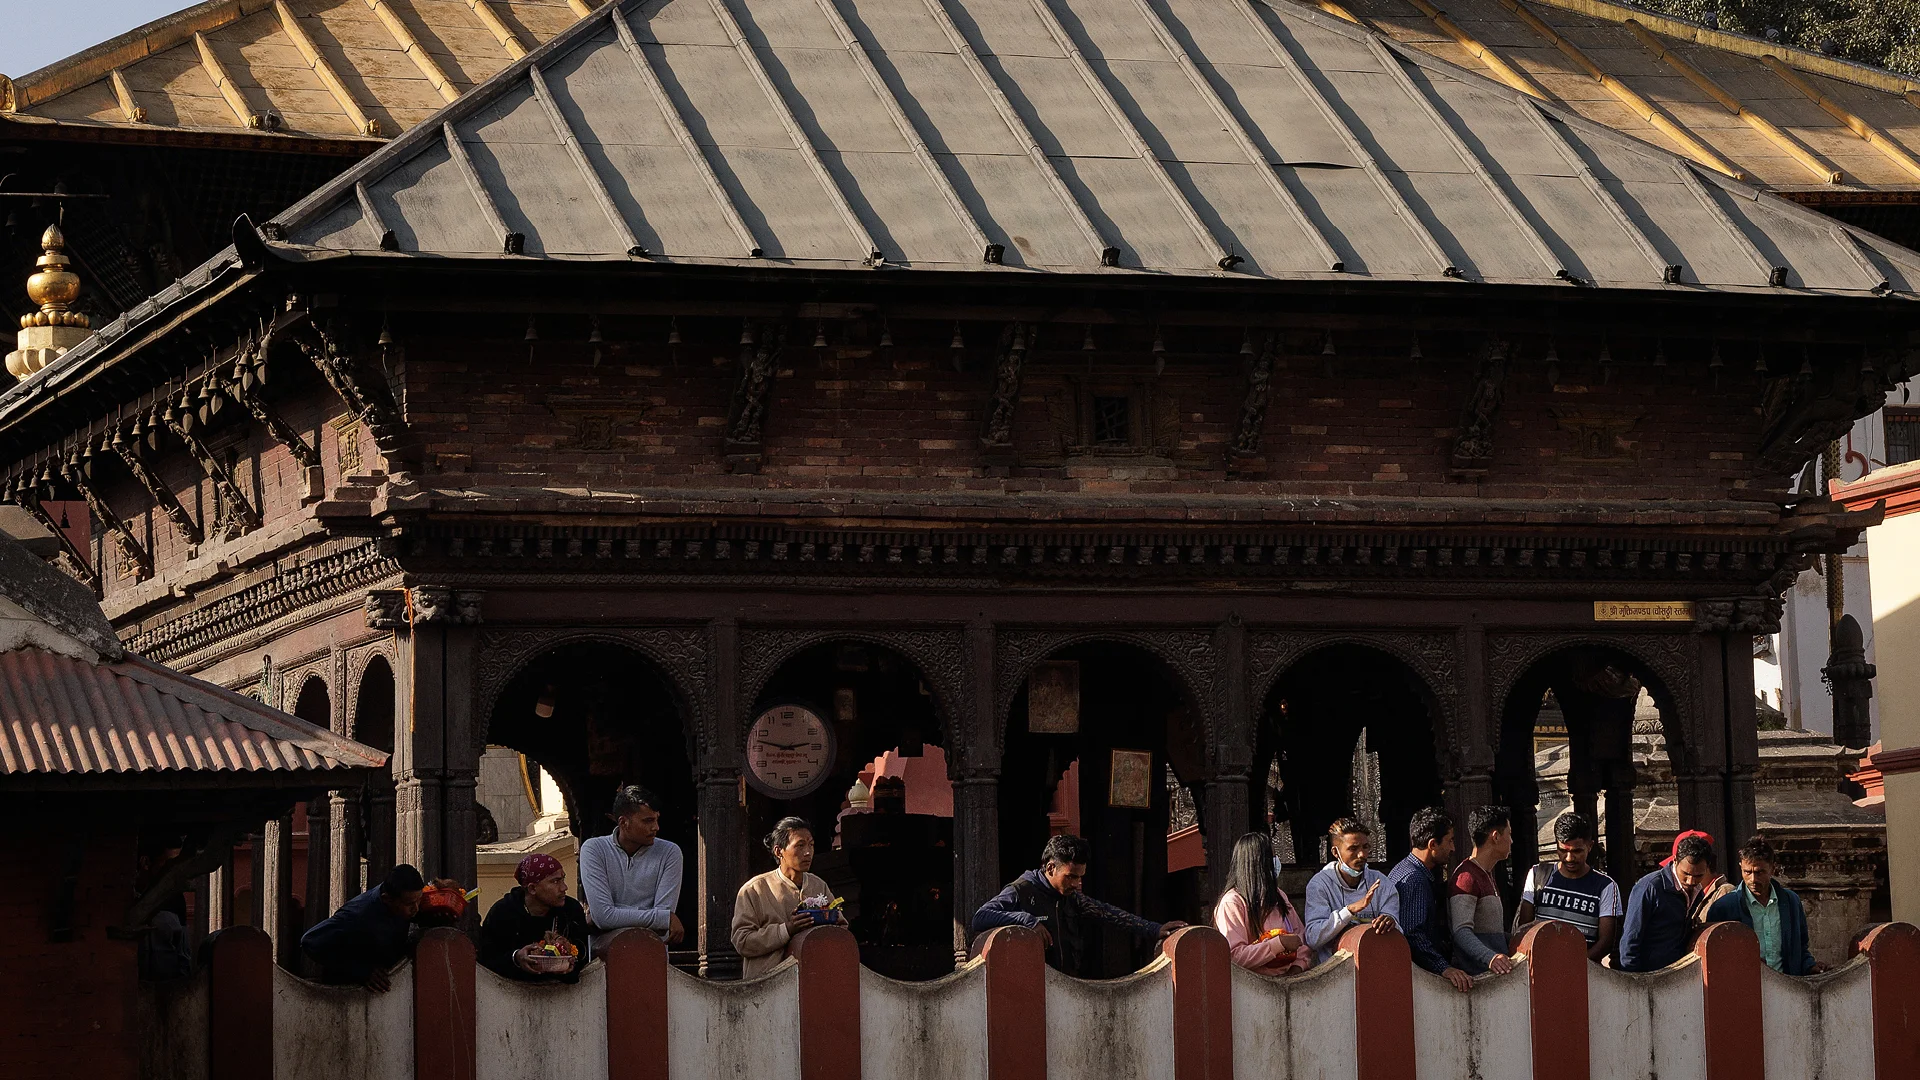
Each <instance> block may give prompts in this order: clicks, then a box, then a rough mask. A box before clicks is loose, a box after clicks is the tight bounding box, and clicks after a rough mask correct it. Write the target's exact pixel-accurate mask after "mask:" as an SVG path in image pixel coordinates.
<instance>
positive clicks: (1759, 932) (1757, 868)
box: [1707, 836, 1826, 975]
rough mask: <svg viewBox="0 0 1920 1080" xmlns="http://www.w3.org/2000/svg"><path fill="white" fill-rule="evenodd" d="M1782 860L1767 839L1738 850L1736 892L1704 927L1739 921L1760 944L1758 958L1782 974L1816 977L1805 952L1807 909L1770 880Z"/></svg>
mask: <svg viewBox="0 0 1920 1080" xmlns="http://www.w3.org/2000/svg"><path fill="white" fill-rule="evenodd" d="M1779 865H1780V860H1779V858H1778V857H1777V856H1775V855H1774V853H1773V845H1772V844H1769V843H1767V841H1766V838H1765V837H1760V836H1756V837H1754V838H1753V839H1751V840H1749V841H1747V846H1745V847H1743V848H1741V849H1740V882H1741V884H1740V887H1739V888H1738V889H1735V890H1734V891H1733V892H1730V893H1728V894H1727V895H1725V896H1723V897H1721V898H1720V899H1718V900H1715V901H1714V902H1713V906H1712V907H1710V908H1708V909H1707V921H1708V922H1740V923H1745V924H1746V925H1747V928H1748V929H1750V930H1752V931H1753V933H1754V936H1755V937H1758V938H1759V939H1760V959H1761V960H1762V961H1763V962H1764V963H1765V964H1766V965H1767V966H1768V967H1770V968H1772V969H1773V970H1775V971H1778V972H1780V973H1781V974H1783V975H1817V974H1819V973H1820V972H1822V971H1825V970H1826V968H1825V967H1824V966H1823V965H1821V964H1819V963H1816V962H1815V961H1814V959H1813V953H1811V952H1809V951H1808V950H1807V909H1806V908H1805V907H1804V906H1802V905H1801V903H1800V897H1799V896H1798V895H1796V894H1795V893H1794V891H1793V890H1792V889H1789V888H1787V887H1786V886H1785V885H1782V884H1780V883H1779V882H1777V881H1775V880H1773V875H1774V874H1775V873H1776V872H1777V871H1778V869H1779Z"/></svg>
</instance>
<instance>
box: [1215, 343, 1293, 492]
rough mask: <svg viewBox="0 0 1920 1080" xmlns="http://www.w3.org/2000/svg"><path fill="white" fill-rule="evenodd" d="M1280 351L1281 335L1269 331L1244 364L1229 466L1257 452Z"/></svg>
mask: <svg viewBox="0 0 1920 1080" xmlns="http://www.w3.org/2000/svg"><path fill="white" fill-rule="evenodd" d="M1279 355H1280V335H1279V333H1277V332H1269V333H1268V334H1267V336H1266V341H1265V343H1264V344H1262V345H1261V347H1260V351H1259V352H1258V353H1256V354H1255V355H1254V357H1253V360H1252V362H1251V363H1250V364H1248V365H1247V393H1246V397H1245V398H1243V399H1242V401H1241V403H1240V421H1239V424H1238V425H1237V426H1236V427H1235V428H1234V432H1233V440H1232V441H1231V442H1229V443H1228V444H1227V448H1228V462H1227V464H1228V466H1229V467H1232V466H1233V464H1234V463H1235V462H1236V461H1239V462H1242V463H1250V462H1252V461H1255V460H1257V459H1258V458H1259V456H1260V438H1261V435H1262V433H1263V432H1264V431H1265V429H1266V423H1267V399H1268V398H1269V397H1270V396H1271V395H1272V393H1273V365H1274V361H1275V359H1276V358H1278V356H1279Z"/></svg>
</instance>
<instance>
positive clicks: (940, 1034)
mask: <svg viewBox="0 0 1920 1080" xmlns="http://www.w3.org/2000/svg"><path fill="white" fill-rule="evenodd" d="M860 1074H861V1075H862V1076H874V1077H886V1078H887V1080H986V1077H987V973H986V969H985V966H984V962H983V961H980V960H975V961H973V962H971V963H969V964H967V965H966V966H965V967H962V968H961V969H960V970H958V971H956V972H954V973H953V974H951V975H948V976H946V977H945V978H942V979H936V980H934V981H932V982H895V981H894V980H892V979H889V978H887V977H886V976H884V975H876V974H874V973H873V972H871V971H868V970H867V969H866V968H864V967H863V968H861V969H860Z"/></svg>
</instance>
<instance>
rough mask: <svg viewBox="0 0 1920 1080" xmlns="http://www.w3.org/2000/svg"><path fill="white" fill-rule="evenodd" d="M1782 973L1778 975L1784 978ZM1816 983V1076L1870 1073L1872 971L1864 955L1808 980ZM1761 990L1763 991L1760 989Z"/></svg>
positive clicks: (1831, 1078)
mask: <svg viewBox="0 0 1920 1080" xmlns="http://www.w3.org/2000/svg"><path fill="white" fill-rule="evenodd" d="M1785 977H1786V976H1784V975H1783V976H1781V978H1785ZM1809 981H1810V982H1811V983H1812V984H1813V985H1815V986H1817V987H1819V989H1820V997H1819V1002H1818V1005H1819V1013H1818V1014H1817V1016H1818V1019H1817V1022H1816V1024H1815V1026H1816V1027H1818V1029H1819V1031H1820V1035H1821V1039H1820V1057H1819V1058H1818V1059H1816V1060H1817V1064H1818V1065H1819V1072H1818V1073H1817V1074H1814V1073H1808V1074H1806V1075H1808V1076H1816V1075H1817V1077H1818V1080H1850V1078H1852V1077H1856V1076H1859V1077H1867V1076H1872V1075H1874V1071H1873V973H1872V972H1871V971H1869V970H1868V968H1867V961H1866V959H1865V958H1859V959H1855V960H1852V961H1850V962H1848V963H1847V964H1846V965H1844V966H1842V967H1841V968H1840V969H1839V970H1837V971H1835V972H1833V973H1832V974H1829V975H1820V976H1816V977H1815V978H1813V979H1811V980H1809ZM1763 993H1764V991H1763ZM1763 1006H1764V1002H1763ZM1767 1054H1768V1060H1767V1075H1768V1076H1769V1077H1771V1076H1773V1075H1774V1073H1773V1060H1772V1054H1773V1044H1772V1043H1771V1042H1769V1043H1768V1044H1767Z"/></svg>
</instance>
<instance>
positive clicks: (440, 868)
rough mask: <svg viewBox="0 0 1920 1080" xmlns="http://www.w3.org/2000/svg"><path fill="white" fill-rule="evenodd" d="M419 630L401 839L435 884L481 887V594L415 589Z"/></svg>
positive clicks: (411, 651) (413, 643) (412, 641)
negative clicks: (477, 876) (476, 712)
mask: <svg viewBox="0 0 1920 1080" xmlns="http://www.w3.org/2000/svg"><path fill="white" fill-rule="evenodd" d="M412 600H413V626H412V629H411V633H410V634H409V635H408V639H407V650H406V659H407V661H408V662H407V663H405V664H404V665H403V666H404V667H405V668H406V669H407V674H406V687H405V690H406V693H405V694H404V695H403V697H404V700H405V701H406V702H407V712H408V716H407V723H406V724H405V725H396V726H397V727H398V731H396V735H400V736H404V737H403V738H400V739H398V740H397V741H396V748H398V746H399V743H400V742H404V743H405V751H404V754H403V755H402V756H403V759H404V760H403V763H402V764H403V768H402V771H401V772H400V773H399V774H398V776H399V785H398V786H399V790H398V800H399V807H398V809H399V814H400V821H399V834H400V845H399V846H400V850H401V856H402V858H403V860H404V861H408V862H412V863H413V864H414V865H415V866H416V867H417V868H418V869H419V870H420V873H421V874H422V875H423V876H425V877H427V878H434V877H450V878H453V879H454V880H455V881H458V882H460V883H461V884H462V885H467V886H471V885H472V884H473V881H474V873H475V871H474V851H473V848H474V838H475V834H476V827H475V825H476V815H475V812H474V805H475V800H474V792H475V786H476V782H477V778H478V776H479V773H480V747H481V742H482V740H484V738H485V733H484V732H481V733H478V734H477V735H476V732H475V730H474V724H475V719H474V716H473V699H474V674H475V673H474V646H475V631H474V627H475V626H476V625H477V624H478V623H479V621H480V601H481V594H480V593H478V592H470V591H465V590H462V591H460V592H455V591H454V590H452V589H447V588H442V587H439V586H432V585H425V586H418V587H416V588H414V589H413V592H412Z"/></svg>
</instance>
